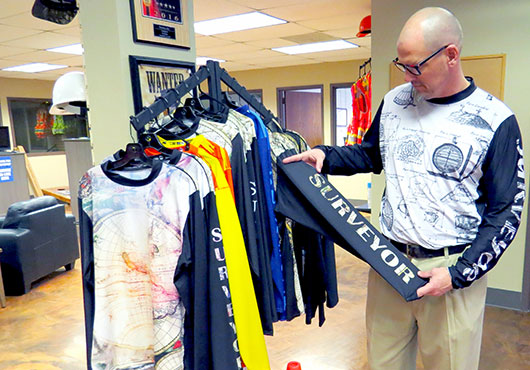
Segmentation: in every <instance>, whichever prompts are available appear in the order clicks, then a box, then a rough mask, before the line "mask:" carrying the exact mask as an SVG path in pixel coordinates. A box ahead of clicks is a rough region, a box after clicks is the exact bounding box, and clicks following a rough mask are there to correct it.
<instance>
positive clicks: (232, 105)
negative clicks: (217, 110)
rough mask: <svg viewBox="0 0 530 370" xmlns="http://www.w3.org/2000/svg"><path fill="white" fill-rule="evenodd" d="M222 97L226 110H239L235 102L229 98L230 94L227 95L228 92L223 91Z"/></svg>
mask: <svg viewBox="0 0 530 370" xmlns="http://www.w3.org/2000/svg"><path fill="white" fill-rule="evenodd" d="M222 97H223V103H224V104H225V105H226V106H227V107H228V108H231V109H237V108H239V105H237V104H236V102H235V101H233V100H232V98H231V97H230V94H229V93H228V91H223V94H222Z"/></svg>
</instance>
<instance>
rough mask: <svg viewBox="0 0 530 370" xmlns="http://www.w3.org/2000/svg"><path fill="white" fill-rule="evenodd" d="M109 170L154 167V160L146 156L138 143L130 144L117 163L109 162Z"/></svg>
mask: <svg viewBox="0 0 530 370" xmlns="http://www.w3.org/2000/svg"><path fill="white" fill-rule="evenodd" d="M108 163H109V164H108V169H109V170H120V169H123V168H125V167H138V168H140V167H152V166H153V158H149V157H147V156H146V155H145V154H144V151H143V148H142V146H141V145H140V144H138V143H129V144H127V147H126V148H125V152H124V153H123V157H122V158H120V159H118V160H116V161H109V162H108Z"/></svg>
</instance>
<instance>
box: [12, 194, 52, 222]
mask: <svg viewBox="0 0 530 370" xmlns="http://www.w3.org/2000/svg"><path fill="white" fill-rule="evenodd" d="M56 204H58V201H57V199H55V198H54V197H52V196H50V195H44V196H42V197H37V198H33V199H30V200H23V201H21V202H16V203H13V204H12V205H10V206H9V208H8V209H7V214H6V217H5V219H4V223H3V224H2V229H16V228H17V227H18V224H19V222H20V219H21V217H22V216H24V215H26V214H28V213H30V212H33V211H37V210H39V209H42V208H47V207H51V206H54V205H56Z"/></svg>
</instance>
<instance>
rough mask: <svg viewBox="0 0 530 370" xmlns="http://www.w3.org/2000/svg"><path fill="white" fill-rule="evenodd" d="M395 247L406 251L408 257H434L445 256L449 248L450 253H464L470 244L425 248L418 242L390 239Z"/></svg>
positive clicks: (403, 251)
mask: <svg viewBox="0 0 530 370" xmlns="http://www.w3.org/2000/svg"><path fill="white" fill-rule="evenodd" d="M390 242H391V243H392V244H393V245H394V247H396V248H397V249H398V250H399V251H400V252H402V253H405V254H406V255H407V256H408V257H412V258H432V257H442V256H445V249H447V250H448V252H449V253H448V254H455V253H462V252H463V251H464V249H466V248H467V247H468V246H469V244H460V245H453V246H451V247H445V248H441V249H428V248H424V247H422V246H421V245H416V244H405V243H400V242H396V241H394V240H391V241H390Z"/></svg>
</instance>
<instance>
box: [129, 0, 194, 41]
mask: <svg viewBox="0 0 530 370" xmlns="http://www.w3.org/2000/svg"><path fill="white" fill-rule="evenodd" d="M129 1H130V4H131V15H132V29H133V37H134V41H135V42H147V43H153V44H160V45H166V46H173V47H180V48H188V49H189V48H190V32H189V28H188V27H189V23H188V11H187V4H188V2H187V0H129Z"/></svg>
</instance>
